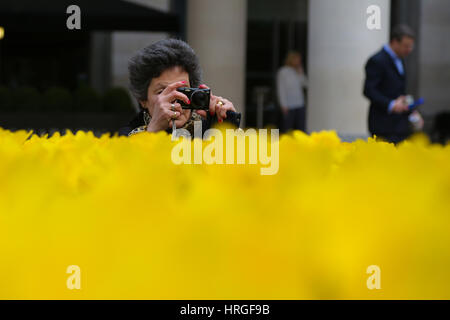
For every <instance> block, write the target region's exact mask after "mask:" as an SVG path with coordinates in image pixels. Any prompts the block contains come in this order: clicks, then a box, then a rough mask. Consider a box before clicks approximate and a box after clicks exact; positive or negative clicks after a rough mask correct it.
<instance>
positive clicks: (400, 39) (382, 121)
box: [364, 25, 423, 143]
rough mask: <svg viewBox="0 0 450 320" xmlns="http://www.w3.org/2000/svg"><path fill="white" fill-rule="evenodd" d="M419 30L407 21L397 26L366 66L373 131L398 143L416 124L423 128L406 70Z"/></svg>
mask: <svg viewBox="0 0 450 320" xmlns="http://www.w3.org/2000/svg"><path fill="white" fill-rule="evenodd" d="M414 41H415V34H414V32H413V31H412V30H411V28H409V27H408V26H406V25H398V26H396V27H394V28H393V30H392V32H391V36H390V41H389V43H388V44H385V45H384V46H383V48H382V49H381V50H380V51H379V52H377V53H376V54H375V55H373V56H372V57H370V58H369V60H368V62H367V64H366V67H365V70H366V79H365V83H364V95H365V96H366V97H367V98H368V99H369V100H370V109H369V131H370V133H371V134H372V135H376V136H377V137H381V138H383V139H385V140H387V141H389V142H394V143H398V142H401V141H403V140H405V139H406V138H408V137H409V136H410V134H411V133H412V130H413V128H414V129H415V130H420V129H422V128H423V119H422V118H421V116H420V113H419V112H418V111H417V110H414V111H413V110H411V109H410V108H409V103H408V102H407V99H406V73H405V65H404V61H403V59H405V58H406V57H407V56H408V55H409V54H411V52H412V50H413V48H414Z"/></svg>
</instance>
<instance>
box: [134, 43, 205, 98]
mask: <svg viewBox="0 0 450 320" xmlns="http://www.w3.org/2000/svg"><path fill="white" fill-rule="evenodd" d="M173 67H181V68H182V69H183V70H184V71H186V72H187V73H188V74H189V82H190V86H191V87H198V86H199V85H200V84H201V81H202V70H201V68H200V64H199V60H198V57H197V55H196V54H195V52H194V50H193V49H192V48H191V47H190V46H189V45H188V44H187V43H186V42H184V41H182V40H177V39H165V40H160V41H158V42H155V43H153V44H151V45H149V46H147V47H145V48H143V49H141V50H139V51H138V52H137V53H136V54H135V55H134V56H133V57H132V58H131V59H130V60H129V62H128V73H129V81H130V85H129V89H130V91H131V93H132V94H133V96H134V97H135V98H136V99H137V100H138V101H146V100H147V98H148V97H147V90H148V87H149V85H150V83H151V81H152V79H153V78H156V77H159V76H160V75H161V74H162V73H163V72H164V71H165V70H167V69H171V68H173Z"/></svg>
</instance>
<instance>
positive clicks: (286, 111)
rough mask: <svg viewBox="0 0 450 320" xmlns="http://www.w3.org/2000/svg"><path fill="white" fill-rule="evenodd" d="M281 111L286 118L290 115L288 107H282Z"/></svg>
mask: <svg viewBox="0 0 450 320" xmlns="http://www.w3.org/2000/svg"><path fill="white" fill-rule="evenodd" d="M281 111H282V112H283V114H284V115H285V116H286V115H287V114H288V113H289V109H288V108H287V107H283V106H281Z"/></svg>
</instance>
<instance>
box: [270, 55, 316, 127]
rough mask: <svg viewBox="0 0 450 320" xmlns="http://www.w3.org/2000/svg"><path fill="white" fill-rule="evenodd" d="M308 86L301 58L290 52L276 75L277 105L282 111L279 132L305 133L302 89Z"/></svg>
mask: <svg viewBox="0 0 450 320" xmlns="http://www.w3.org/2000/svg"><path fill="white" fill-rule="evenodd" d="M307 85H308V82H307V78H306V76H305V73H304V71H303V66H302V56H301V54H300V53H299V52H298V51H290V52H289V53H288V54H287V56H286V60H285V64H284V66H283V67H281V68H280V69H279V70H278V73H277V94H278V103H279V105H280V108H281V111H282V120H281V131H282V132H287V131H289V130H292V129H293V130H302V131H306V106H305V97H304V93H303V89H304V88H306V87H307Z"/></svg>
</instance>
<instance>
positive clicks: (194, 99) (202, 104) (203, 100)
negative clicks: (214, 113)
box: [177, 87, 211, 110]
mask: <svg viewBox="0 0 450 320" xmlns="http://www.w3.org/2000/svg"><path fill="white" fill-rule="evenodd" d="M177 91H179V92H181V93H183V94H185V95H186V96H187V97H188V99H189V100H191V104H186V103H184V101H181V100H177V102H178V103H179V104H181V107H182V108H183V109H194V110H209V100H210V98H211V89H200V88H187V87H182V88H178V89H177Z"/></svg>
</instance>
